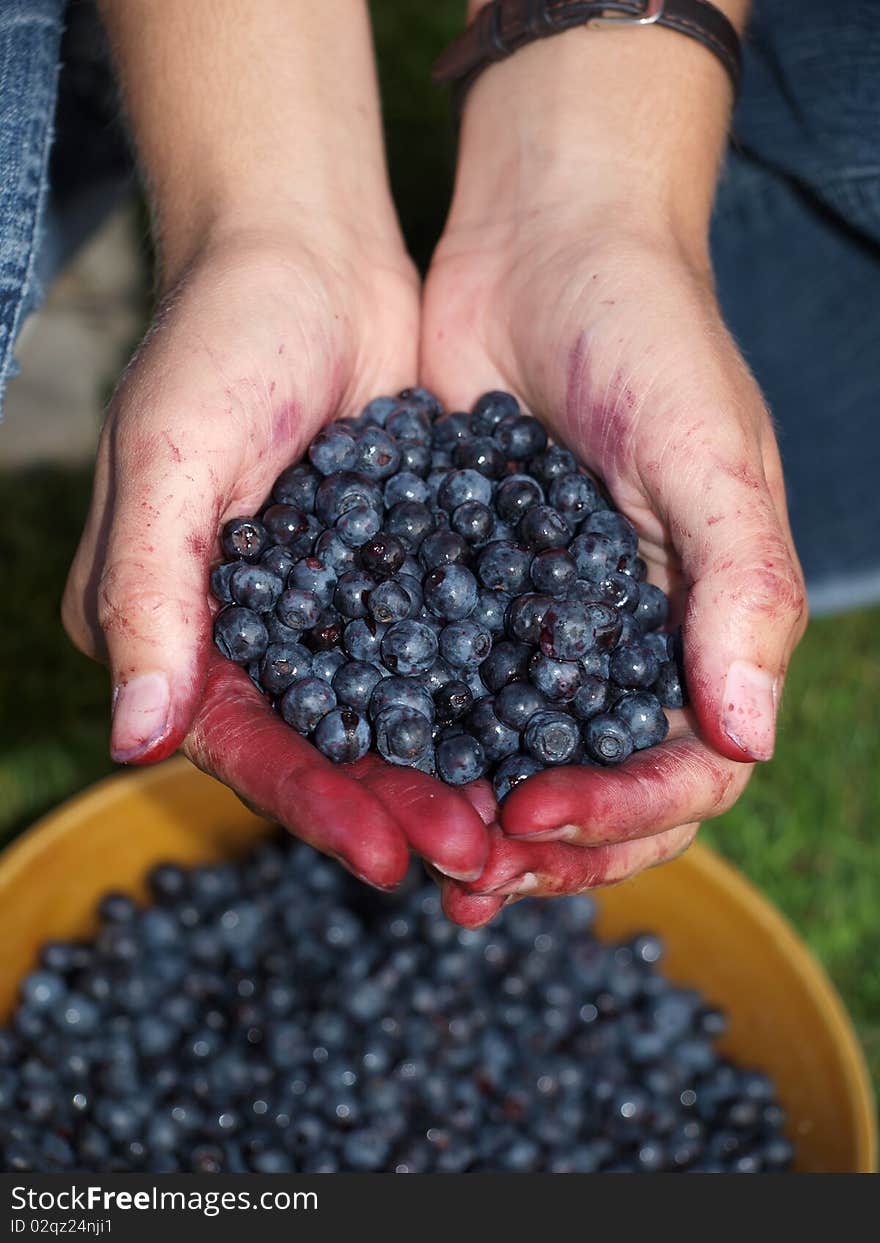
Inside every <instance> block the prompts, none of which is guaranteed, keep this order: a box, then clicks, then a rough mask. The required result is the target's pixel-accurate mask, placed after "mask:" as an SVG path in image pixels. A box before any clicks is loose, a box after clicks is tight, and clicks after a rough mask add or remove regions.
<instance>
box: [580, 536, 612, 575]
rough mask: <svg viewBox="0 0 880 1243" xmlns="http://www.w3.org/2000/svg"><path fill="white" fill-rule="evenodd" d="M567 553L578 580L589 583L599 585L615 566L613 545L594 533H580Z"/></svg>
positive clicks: (605, 537) (604, 537)
mask: <svg viewBox="0 0 880 1243" xmlns="http://www.w3.org/2000/svg"><path fill="white" fill-rule="evenodd" d="M568 551H569V553H570V554H571V556H572V557H574V562H575V565H576V566H577V572H578V578H580V579H584V580H586V581H587V582H589V583H600V582H601V581H602V579H603V578H607V576H608V575H609V574H610V573H611V572H612V569H613V566H614V565H615V564H616V558H615V555H614V544H613V543H612V541H611V540H610V539H609V538H608V536H607V535H601V534H600V533H598V532H595V531H587V532H584V531H582V532H581V533H580V534H579V535H576V536H575V537H574V539H573V540H572V541H571V543H570V544H569V546H568Z"/></svg>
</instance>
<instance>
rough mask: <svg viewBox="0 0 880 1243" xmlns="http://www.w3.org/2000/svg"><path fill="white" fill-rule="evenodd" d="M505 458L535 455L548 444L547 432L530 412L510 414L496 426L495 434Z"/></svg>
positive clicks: (519, 458)
mask: <svg viewBox="0 0 880 1243" xmlns="http://www.w3.org/2000/svg"><path fill="white" fill-rule="evenodd" d="M493 439H494V440H495V442H496V444H497V445H498V447H499V448H500V449H501V452H502V453H503V454H504V456H505V458H516V459H517V460H522V459H523V458H530V457H534V456H535V454H536V453H540V452H541V451H542V449H544V448H545V447H546V445H547V433H546V432H545V431H544V429H543V427H542V426H541V424H540V423H539V422H538V420H537V419H533V418H532V417H531V415H528V414H514V415H508V416H507V417H506V418H504V419H502V420H501V422H500V423H499V424H498V426H497V427H496V428H495V432H494V435H493Z"/></svg>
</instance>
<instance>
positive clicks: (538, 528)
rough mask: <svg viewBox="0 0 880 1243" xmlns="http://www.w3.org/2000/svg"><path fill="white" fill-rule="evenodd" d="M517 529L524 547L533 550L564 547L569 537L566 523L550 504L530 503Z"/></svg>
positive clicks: (569, 529)
mask: <svg viewBox="0 0 880 1243" xmlns="http://www.w3.org/2000/svg"><path fill="white" fill-rule="evenodd" d="M517 531H518V533H519V537H520V539H521V540H522V542H523V543H524V544H525V545H526V547H527V548H531V549H532V550H533V551H534V552H540V551H541V549H542V548H563V547H566V546H567V545H568V542H569V540H570V539H571V528H570V527H569V525H568V523H567V522H566V521H565V519H564V518H563V516H562V514H560V513H558V511H557V510H555V509H553V508H552V507H551V506H550V505H532V506H531V508H530V509H527V510H526V512H525V513H524V514H523V516H522V518H521V519H520V521H519V526H518V527H517Z"/></svg>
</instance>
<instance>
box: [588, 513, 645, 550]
mask: <svg viewBox="0 0 880 1243" xmlns="http://www.w3.org/2000/svg"><path fill="white" fill-rule="evenodd" d="M581 530H582V531H585V532H586V531H592V532H595V533H597V534H599V535H607V536H608V538H609V539H610V540H611V542H612V543H613V544H614V545H615V546H616V548H617V550H618V556H622V555H627V556H632V557H634V556H636V555H637V554H638V551H639V537H638V536H637V535H636V531H635V527H634V526H633V524H632V523H631V522H630V520H629V519H628V518H626V517H624V515H623V514H621V513H618V512H617V510H614V509H599V510H596V512H595V513H592V514H590V515H589V517H587V518H586V519H585V521H584V523H583V526H582V527H581Z"/></svg>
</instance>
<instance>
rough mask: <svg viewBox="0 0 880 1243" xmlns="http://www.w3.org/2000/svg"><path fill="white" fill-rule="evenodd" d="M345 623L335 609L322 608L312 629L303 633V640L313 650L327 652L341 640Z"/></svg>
mask: <svg viewBox="0 0 880 1243" xmlns="http://www.w3.org/2000/svg"><path fill="white" fill-rule="evenodd" d="M343 624H344V619H343V618H342V617H341V616H340V615H339V613H337V612H336V610H335V609H322V610H321V613H320V615H319V616H318V620H317V621H316V622H315V624H314V625H313V626H312V628H311V630H307V631H306V633H305V634H304V635H303V642H304V643H305V644H306V646H307V647H308V648H309V649H310V650H311V651H313V652H325V651H327V649H328V648H332V647H336V646H337V644H338V643H339V642H340V641H341V639H342V630H343Z"/></svg>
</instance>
